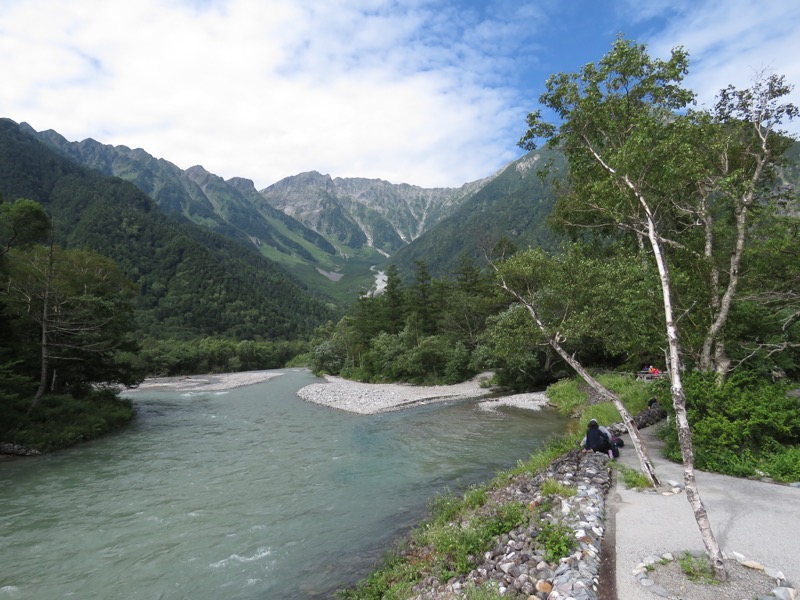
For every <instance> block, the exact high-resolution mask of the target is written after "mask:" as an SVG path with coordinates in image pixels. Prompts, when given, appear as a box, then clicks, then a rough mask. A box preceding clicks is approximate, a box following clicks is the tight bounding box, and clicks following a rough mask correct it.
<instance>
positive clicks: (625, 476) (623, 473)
mask: <svg viewBox="0 0 800 600" xmlns="http://www.w3.org/2000/svg"><path fill="white" fill-rule="evenodd" d="M610 464H611V468H613V469H616V470H617V472H618V473H619V476H620V477H621V478H622V482H623V483H624V484H625V487H626V488H628V489H629V490H640V489H644V488H649V487H651V485H650V481H649V480H648V479H647V475H645V474H644V473H642V472H641V471H638V470H637V469H631V468H630V467H626V466H625V465H623V464H620V463H618V462H613V463H610Z"/></svg>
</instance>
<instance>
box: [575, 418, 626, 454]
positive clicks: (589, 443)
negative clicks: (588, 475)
mask: <svg viewBox="0 0 800 600" xmlns="http://www.w3.org/2000/svg"><path fill="white" fill-rule="evenodd" d="M585 440H586V441H585V442H584V444H583V451H584V452H589V451H593V452H603V453H606V454H608V458H614V451H613V447H612V445H611V433H610V432H609V431H608V429H606V428H605V427H600V424H599V423H598V422H597V419H591V420H590V421H589V425H588V426H587V427H586V438H585ZM617 455H619V451H617Z"/></svg>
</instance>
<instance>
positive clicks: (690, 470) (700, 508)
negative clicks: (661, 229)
mask: <svg viewBox="0 0 800 600" xmlns="http://www.w3.org/2000/svg"><path fill="white" fill-rule="evenodd" d="M637 197H638V198H639V201H640V202H641V204H642V207H643V208H644V210H645V213H646V214H647V228H648V235H649V237H650V243H651V245H652V248H653V255H654V257H655V259H656V264H657V265H658V273H659V275H660V277H661V292H662V295H663V300H664V318H665V321H666V326H667V341H668V343H669V376H670V380H671V390H672V405H673V407H674V408H675V425H676V426H677V428H678V442H679V443H680V447H681V458H682V461H683V481H684V484H685V485H686V498H687V499H688V500H689V505H690V506H691V507H692V512H693V513H694V518H695V521H696V522H697V527H698V528H699V529H700V537H701V538H702V539H703V545H704V546H705V548H706V554H707V555H708V558H709V560H710V561H711V566H712V568H713V570H714V576H715V577H716V579H718V580H719V581H725V580H726V579H727V578H728V574H727V571H726V570H725V563H724V562H723V559H722V551H721V550H720V547H719V544H718V543H717V539H716V537H715V536H714V531H713V529H712V527H711V521H710V520H709V518H708V512H707V511H706V507H705V504H704V503H703V500H702V498H701V497H700V492H699V491H698V489H697V481H696V479H695V475H694V449H693V445H692V430H691V429H690V428H689V419H688V418H687V414H686V395H685V392H684V390H683V382H682V380H681V358H680V356H681V355H680V342H679V340H678V327H677V325H676V324H675V318H674V315H673V309H672V288H671V285H670V277H669V268H668V265H667V261H666V257H665V256H664V250H663V247H662V245H661V242H660V240H659V238H658V235H657V233H656V225H655V220H654V217H653V213H652V211H651V209H650V207H649V205H648V204H647V203H646V201H645V200H644V198H642V196H641V195H640V194H638V193H637Z"/></svg>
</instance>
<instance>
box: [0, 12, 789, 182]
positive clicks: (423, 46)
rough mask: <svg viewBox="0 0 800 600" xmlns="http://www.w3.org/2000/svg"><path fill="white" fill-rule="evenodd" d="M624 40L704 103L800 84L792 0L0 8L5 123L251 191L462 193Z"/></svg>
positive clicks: (513, 154) (503, 160)
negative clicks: (363, 183) (393, 187)
mask: <svg viewBox="0 0 800 600" xmlns="http://www.w3.org/2000/svg"><path fill="white" fill-rule="evenodd" d="M618 34H622V35H623V36H624V37H626V38H628V39H633V40H636V41H637V42H640V43H645V44H647V46H648V50H649V52H650V54H651V56H654V57H659V58H667V57H668V55H669V52H670V49H672V48H673V47H675V46H683V47H684V48H685V49H686V50H687V51H688V52H689V55H690V61H691V62H690V73H689V75H688V77H687V79H686V85H687V87H689V88H690V89H693V90H694V91H695V92H697V94H698V98H699V101H700V103H701V104H707V105H710V104H711V103H712V102H713V98H714V96H715V94H716V93H717V92H718V91H719V90H720V89H721V88H723V87H725V86H727V85H729V84H732V85H735V86H737V87H739V88H744V87H749V86H750V85H751V84H752V82H753V80H754V78H755V77H756V75H757V74H759V73H762V72H766V73H768V74H771V73H775V74H780V75H785V76H786V78H787V81H789V82H790V83H794V84H800V58H799V57H800V2H798V1H797V0H762V1H758V0H716V1H714V0H675V1H669V0H658V1H654V0H616V1H611V0H535V1H526V0H136V1H128V0H0V69H1V71H0V72H2V73H3V82H4V83H3V85H2V86H0V117H6V118H9V119H12V120H14V121H16V122H18V123H20V122H27V123H28V124H30V125H31V126H32V127H33V128H34V129H36V130H38V131H42V130H47V129H54V130H55V131H57V132H58V133H60V134H61V135H63V136H64V137H66V138H67V139H68V140H70V141H80V140H83V139H85V138H93V139H95V140H97V141H99V142H101V143H103V144H112V145H124V146H128V147H130V148H143V149H144V150H146V151H147V152H148V153H150V154H152V155H153V156H156V157H157V158H164V159H166V160H168V161H170V162H172V163H174V164H176V165H177V166H178V167H180V168H182V169H188V168H189V167H191V166H194V165H202V166H203V167H204V168H205V169H206V170H208V171H210V172H212V173H215V174H217V175H220V176H221V177H224V178H225V179H229V178H231V177H246V178H248V179H252V180H253V181H254V183H255V185H256V187H257V188H258V189H262V188H264V187H267V186H268V185H270V184H272V183H275V182H276V181H279V180H280V179H283V178H284V177H288V176H291V175H296V174H298V173H302V172H306V171H319V172H321V173H326V174H330V175H331V176H332V177H366V178H377V179H384V180H386V181H389V182H391V183H409V184H413V185H419V186H422V187H457V186H460V185H462V184H464V183H467V182H471V181H475V180H478V179H482V178H484V177H487V176H489V175H491V174H493V173H495V172H496V171H497V170H499V169H501V168H502V167H503V166H505V165H506V164H507V163H509V162H510V161H512V160H515V159H516V158H518V157H519V156H521V155H522V153H523V152H522V150H521V149H520V148H519V147H518V146H517V142H518V141H519V139H520V138H521V137H522V135H523V134H524V133H525V129H526V121H525V118H526V115H527V114H528V113H529V112H531V111H534V110H536V109H537V108H538V97H539V95H540V94H541V93H542V92H543V91H544V88H545V82H546V81H547V78H548V76H549V75H551V74H554V73H558V72H575V71H577V70H579V69H580V68H581V67H582V66H584V65H585V64H587V63H590V62H596V61H598V60H599V59H600V58H602V56H603V55H604V54H605V53H607V52H608V51H609V50H610V48H611V45H612V44H613V42H614V40H615V39H616V36H617V35H618ZM790 100H791V101H792V102H794V103H795V104H798V105H800V93H798V90H795V91H794V92H793V93H792V97H791V98H790ZM787 129H788V130H789V131H791V132H792V133H798V132H800V123H792V124H790V125H789V126H787Z"/></svg>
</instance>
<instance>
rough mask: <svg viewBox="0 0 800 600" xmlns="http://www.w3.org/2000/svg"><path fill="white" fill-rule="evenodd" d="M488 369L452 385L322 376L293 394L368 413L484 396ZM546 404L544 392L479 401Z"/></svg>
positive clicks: (492, 405)
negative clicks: (363, 380)
mask: <svg viewBox="0 0 800 600" xmlns="http://www.w3.org/2000/svg"><path fill="white" fill-rule="evenodd" d="M490 379H491V373H482V374H480V375H477V376H476V377H473V378H472V379H470V380H469V381H465V382H462V383H457V384H454V385H431V386H424V385H411V384H405V383H360V382H357V381H350V380H347V379H342V378H341V377H333V376H331V375H326V376H325V383H315V384H312V385H308V386H306V387H304V388H302V389H300V391H298V393H297V395H298V396H300V398H302V399H303V400H306V401H307V402H313V403H315V404H322V405H324V406H329V407H331V408H336V409H339V410H344V411H348V412H353V413H358V414H362V415H371V414H377V413H383V412H390V411H396V410H402V409H405V408H411V407H414V406H421V405H424V404H430V403H432V402H447V401H454V400H466V399H469V398H484V397H487V396H490V395H493V394H496V392H497V390H496V388H492V387H490V386H489V385H488V381H489V380H490ZM546 405H547V397H546V396H545V394H544V392H534V393H530V394H514V395H509V396H501V397H494V396H493V397H492V398H491V399H487V400H484V401H483V402H480V403H479V407H480V408H481V409H483V410H495V409H497V408H498V407H500V406H515V407H518V408H525V409H528V410H540V409H541V408H542V407H544V406H546Z"/></svg>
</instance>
